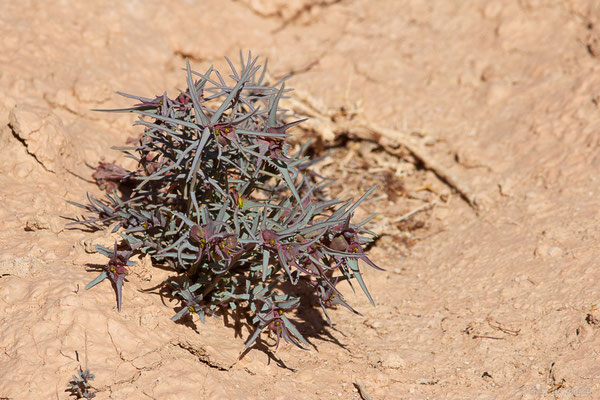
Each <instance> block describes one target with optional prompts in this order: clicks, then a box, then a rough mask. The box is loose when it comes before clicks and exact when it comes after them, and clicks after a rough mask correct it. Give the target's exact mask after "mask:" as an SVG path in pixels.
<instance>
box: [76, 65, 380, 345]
mask: <svg viewBox="0 0 600 400" xmlns="http://www.w3.org/2000/svg"><path fill="white" fill-rule="evenodd" d="M227 61H228V62H229V65H230V67H231V72H232V74H231V75H230V78H231V79H232V81H233V83H232V85H231V86H230V85H228V84H227V83H226V81H225V80H224V79H223V77H222V75H221V74H220V73H219V72H218V71H215V70H213V68H212V67H211V68H210V69H209V70H208V71H207V72H206V73H204V74H202V73H198V72H196V71H193V70H191V69H190V65H189V61H188V62H187V68H186V70H187V86H188V87H187V89H186V90H185V91H183V92H181V93H180V94H179V95H178V96H177V97H175V98H169V97H167V94H166V93H165V94H163V95H162V96H158V97H156V98H154V99H151V98H143V97H138V96H132V95H129V94H123V93H120V94H121V95H123V96H126V97H128V98H131V99H134V100H137V101H139V103H138V104H136V105H134V106H133V107H131V108H127V109H118V110H102V111H112V112H135V113H137V114H139V119H138V120H137V122H135V125H141V126H143V127H144V133H143V135H142V136H141V138H140V139H139V141H138V142H137V143H136V145H135V146H131V147H118V148H117V149H119V150H121V151H123V152H124V153H125V154H126V156H127V157H131V158H133V159H134V160H135V161H136V162H137V169H135V170H133V171H129V170H127V169H125V168H123V167H120V166H117V165H114V164H110V163H105V162H102V163H100V165H99V167H98V168H97V170H96V172H95V173H94V178H95V179H96V181H97V182H98V184H99V185H101V187H103V188H105V189H107V191H108V193H107V194H106V198H105V199H102V200H99V199H95V198H92V197H91V196H89V195H88V200H89V203H88V204H86V205H82V204H77V203H73V204H75V205H77V206H79V207H81V208H83V209H85V210H86V211H88V212H90V213H91V214H92V217H91V218H87V219H85V218H84V219H77V221H76V223H80V224H84V225H85V226H88V227H92V228H94V229H99V228H100V227H101V226H106V225H111V224H115V226H114V228H113V232H117V231H119V232H120V236H121V238H122V240H121V241H120V243H115V245H114V247H113V248H112V249H108V248H105V247H102V246H97V250H98V251H99V252H100V253H102V254H104V255H105V256H106V257H108V258H109V261H108V263H107V265H106V266H105V267H104V268H103V269H102V271H101V272H100V274H99V275H98V277H97V278H95V279H94V280H93V281H91V282H90V283H89V284H88V285H87V287H86V289H89V288H91V287H93V286H95V285H97V284H98V283H100V282H102V281H104V280H108V281H110V282H111V283H112V285H113V286H114V288H115V290H116V293H117V304H118V309H119V311H120V310H121V303H122V296H121V292H122V287H123V283H124V282H125V278H126V276H127V274H128V272H129V267H131V266H132V265H134V263H133V262H132V261H131V260H130V258H131V256H132V255H134V254H140V255H148V254H149V255H150V256H151V257H152V261H153V263H156V264H162V265H166V266H168V267H169V268H171V269H172V270H173V272H174V275H173V277H172V278H171V279H169V280H168V281H167V282H165V284H166V285H168V286H169V287H170V288H171V294H172V295H173V296H175V297H176V298H178V299H180V301H181V307H182V308H181V309H180V310H179V311H177V312H176V313H175V315H174V316H173V318H172V319H173V320H174V321H178V320H180V319H182V318H184V317H186V316H187V315H189V314H197V315H198V316H199V317H200V319H201V320H202V321H204V318H205V316H206V315H214V314H219V313H220V314H223V313H227V312H233V311H234V310H237V311H239V312H242V314H244V315H246V316H247V317H248V318H249V320H251V321H252V323H253V324H254V333H253V334H252V335H251V336H250V338H249V339H248V340H247V344H246V348H247V347H248V346H250V345H252V344H253V343H254V342H255V341H256V339H257V338H258V336H259V335H260V333H261V332H263V331H271V332H273V333H274V334H275V337H276V343H277V346H278V345H279V342H280V340H281V339H283V340H285V341H286V342H291V343H293V344H295V345H296V346H299V347H301V348H306V346H308V342H307V341H306V339H305V338H304V337H303V336H302V335H301V334H300V332H299V331H298V329H297V328H296V326H295V325H294V323H293V322H292V320H293V318H292V316H291V314H292V310H294V309H295V308H297V307H299V306H300V304H301V302H302V301H303V300H307V299H306V298H307V297H308V296H316V299H318V302H319V303H320V305H321V307H322V309H323V312H324V314H325V316H326V318H327V320H328V322H329V323H330V324H331V321H330V319H329V315H328V314H327V307H330V306H334V305H342V306H344V307H346V308H347V309H349V310H350V311H352V312H354V313H357V311H355V310H354V309H353V308H352V307H351V306H350V305H348V304H347V303H346V301H345V300H344V297H343V295H342V293H341V292H340V291H339V289H338V288H337V284H338V283H340V282H342V281H347V282H349V283H350V284H351V285H352V282H356V283H358V285H359V286H360V287H361V288H362V290H363V291H364V293H365V295H366V296H367V298H368V299H369V300H370V301H371V303H373V299H372V298H371V295H370V294H369V291H368V290H367V287H366V286H365V283H364V281H363V278H362V275H361V271H360V268H359V261H362V262H364V263H366V264H368V265H370V266H371V267H373V268H377V269H380V268H378V267H377V266H376V265H375V264H374V263H373V262H372V261H371V260H370V259H369V258H368V257H367V255H366V254H365V252H364V250H363V248H364V246H365V244H367V243H368V242H370V241H371V240H372V238H373V237H374V234H373V233H372V232H369V231H368V230H366V229H365V228H364V225H365V224H366V223H367V222H368V221H369V220H370V218H369V219H367V220H365V221H362V222H359V223H357V224H355V223H352V221H351V219H352V216H353V213H354V211H355V210H356V208H357V207H358V205H359V204H360V203H361V202H362V201H363V200H364V199H365V198H366V197H367V196H368V195H370V194H371V193H372V192H373V190H374V189H375V187H373V188H371V189H370V190H368V191H367V192H366V193H365V194H364V195H363V196H361V197H360V198H359V199H358V201H356V202H354V203H353V202H352V201H341V200H337V199H328V198H327V195H326V190H325V189H326V187H327V186H328V185H330V184H331V182H332V180H331V179H326V178H324V177H322V176H320V175H318V174H316V173H314V172H313V171H311V166H312V165H313V164H314V163H315V161H316V160H311V159H310V158H309V157H307V156H304V154H305V152H306V150H307V148H308V144H304V145H303V146H302V147H301V148H300V150H299V151H298V152H296V153H295V154H290V153H289V149H290V145H289V142H288V138H289V136H290V135H289V134H288V133H287V132H288V130H289V129H290V128H291V127H293V126H294V125H296V124H299V123H301V122H302V121H303V120H297V121H294V122H291V123H287V124H285V123H283V122H282V121H283V117H284V112H283V110H280V109H279V108H278V105H279V101H280V99H281V98H282V96H284V95H285V94H286V93H287V92H288V89H285V85H284V83H283V82H278V83H275V84H273V85H270V84H269V83H268V82H265V72H266V66H265V68H262V71H261V66H258V65H257V58H252V57H251V55H249V56H248V59H247V60H246V61H244V59H242V60H241V68H240V70H239V71H238V70H237V69H236V68H235V67H234V65H233V64H232V63H231V62H230V61H229V60H227ZM117 187H120V188H121V189H122V190H121V193H123V195H122V196H119V195H118V194H117V191H116V189H117ZM125 194H126V195H125ZM365 235H368V236H366V237H365ZM300 283H302V284H300ZM300 289H302V290H300ZM307 301H308V300H307ZM305 304H306V303H305Z"/></svg>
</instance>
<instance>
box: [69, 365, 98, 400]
mask: <svg viewBox="0 0 600 400" xmlns="http://www.w3.org/2000/svg"><path fill="white" fill-rule="evenodd" d="M91 380H94V374H92V373H90V371H89V370H88V369H86V370H85V371H84V370H82V369H81V367H79V369H78V370H77V375H73V379H72V380H71V381H70V382H69V387H68V388H67V390H66V392H71V396H75V398H77V399H93V398H94V397H96V394H95V393H94V392H92V386H91V385H90V382H89V381H91Z"/></svg>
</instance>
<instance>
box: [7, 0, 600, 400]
mask: <svg viewBox="0 0 600 400" xmlns="http://www.w3.org/2000/svg"><path fill="white" fill-rule="evenodd" d="M240 49H242V50H244V51H246V50H252V51H253V52H254V53H255V54H257V55H260V56H264V57H269V60H270V62H269V64H270V66H271V72H272V75H273V76H274V77H282V76H285V75H287V74H290V73H292V74H293V77H292V78H291V79H290V81H289V82H290V85H291V86H293V87H295V88H296V89H298V93H299V94H304V97H303V98H304V99H305V100H306V99H307V98H308V97H307V96H310V98H311V99H312V100H311V101H312V102H313V103H315V102H316V103H317V104H320V105H319V106H318V107H317V108H318V109H319V112H320V113H321V117H319V118H325V119H327V118H328V120H327V121H326V122H327V123H329V124H330V125H331V126H330V127H333V128H334V129H333V131H334V132H337V134H338V137H337V139H336V138H334V143H338V144H337V145H331V144H329V143H332V142H331V139H332V138H331V137H325V138H324V141H325V143H324V146H325V147H331V146H332V147H331V149H332V151H333V152H334V154H335V155H336V161H337V160H342V161H341V162H339V163H338V162H335V163H330V164H328V165H325V166H323V170H324V171H329V173H332V174H340V175H341V176H342V177H343V178H344V179H342V180H341V181H340V182H339V183H338V184H337V186H336V187H335V188H334V189H333V190H335V191H337V192H336V193H339V194H340V195H343V196H346V197H349V196H355V195H356V194H357V193H358V190H364V189H365V188H366V187H367V186H368V185H369V184H371V183H372V182H379V183H382V187H381V189H380V190H379V191H378V192H377V193H376V194H375V195H374V197H373V200H371V201H370V202H369V203H367V205H365V207H363V210H362V211H361V212H363V213H367V212H371V211H378V212H380V213H381V217H379V218H378V219H376V220H375V222H374V223H373V225H372V227H373V229H374V230H376V231H377V232H379V233H380V234H381V238H380V239H379V240H378V241H377V243H376V245H375V246H374V247H373V248H372V249H371V250H370V253H371V254H372V258H373V259H374V260H375V261H376V262H377V263H378V264H380V265H381V266H382V267H384V268H386V269H387V271H386V272H383V273H381V272H377V271H369V270H367V271H366V279H367V283H368V285H369V286H370V288H371V291H372V293H373V294H374V298H375V300H376V303H377V307H375V308H373V307H371V306H370V305H369V304H368V302H367V300H366V299H365V298H364V296H362V295H359V294H357V295H356V296H349V300H350V301H351V303H352V304H353V305H354V306H355V307H357V308H358V309H359V310H360V311H361V312H362V313H363V316H356V315H352V314H350V313H349V312H347V311H346V310H344V309H340V310H336V311H334V312H333V319H334V322H335V325H334V327H333V328H326V327H323V328H322V329H320V330H319V329H317V330H316V331H315V330H314V329H313V328H312V327H310V326H303V327H301V330H302V332H303V333H305V334H306V335H307V336H308V338H309V339H310V341H311V342H312V343H313V345H314V349H313V350H312V351H310V352H305V351H302V350H298V349H296V348H293V347H290V346H283V348H280V349H279V350H278V351H277V352H276V353H273V352H271V351H268V350H262V351H261V350H252V351H251V352H249V353H248V354H247V355H246V356H245V357H244V358H242V359H241V360H239V361H238V360H237V357H238V355H239V352H240V350H241V349H243V345H244V340H245V338H246V337H247V332H241V335H240V332H238V330H236V329H235V327H234V326H233V325H232V321H227V320H223V319H216V318H215V319H209V320H208V321H207V323H206V324H205V325H202V324H197V326H196V329H193V328H191V327H189V326H184V325H177V324H174V323H172V322H171V321H170V319H169V317H170V316H171V315H172V313H173V308H172V306H173V305H170V304H163V303H162V302H161V300H160V297H159V296H156V295H152V294H147V293H141V292H140V291H139V290H141V289H145V288H149V287H152V286H153V285H155V284H156V283H158V282H160V281H161V280H162V279H163V278H164V277H165V276H164V272H161V271H157V270H154V269H152V268H151V267H150V265H148V263H147V262H141V263H140V264H139V266H138V267H136V268H134V273H133V274H132V275H131V276H130V279H129V282H128V283H127V285H126V287H125V291H124V308H123V311H122V312H121V313H118V312H117V311H116V305H115V301H114V293H113V291H112V290H111V288H110V287H109V285H100V286H98V287H97V288H95V289H94V290H90V291H84V290H83V287H84V286H85V284H86V283H87V282H88V281H90V280H91V279H93V277H94V276H95V274H94V273H93V272H88V271H86V264H89V263H94V262H99V261H102V260H103V258H102V257H101V256H99V255H98V254H92V253H93V252H92V251H91V249H92V248H93V244H95V243H110V237H109V235H108V234H106V233H102V232H100V233H94V234H91V233H86V232H82V231H78V230H68V229H65V220H64V219H62V218H61V216H64V215H66V216H72V215H73V214H74V213H76V209H74V208H73V207H72V206H69V205H68V204H66V203H65V200H73V201H83V200H84V196H85V193H86V192H90V193H92V194H99V193H100V192H99V189H98V188H97V187H96V186H95V185H94V184H93V183H92V182H90V181H89V180H90V179H91V172H92V170H91V169H90V168H89V167H88V166H87V165H92V166H93V165H95V164H96V163H97V162H98V160H99V159H100V158H101V157H102V156H105V157H106V158H107V159H108V160H109V161H112V160H115V159H117V160H118V159H119V157H120V156H119V154H118V153H117V152H114V151H111V150H110V146H112V145H120V144H123V143H124V142H125V140H126V139H127V138H128V137H130V136H133V135H136V134H137V132H138V131H136V130H135V129H134V128H132V127H131V122H132V120H133V117H132V116H128V115H125V116H122V115H121V116H117V115H108V114H101V113H95V112H92V111H90V109H92V108H98V107H100V108H102V107H104V108H107V107H120V106H126V105H128V104H129V103H128V102H127V101H126V100H125V99H122V98H120V97H118V96H117V95H115V94H114V91H115V90H121V91H124V92H128V93H136V94H142V95H146V96H148V97H152V96H153V95H156V94H160V93H162V92H163V90H165V89H167V90H168V91H169V93H176V88H178V87H183V86H184V85H185V80H184V74H183V73H182V71H181V70H180V68H181V67H183V66H184V60H185V57H189V58H190V60H191V62H192V65H193V66H194V67H195V68H197V69H205V68H208V66H209V65H211V64H214V65H215V66H216V67H218V68H223V69H224V67H225V65H226V64H225V61H224V59H223V56H230V57H237V54H238V52H239V50H240ZM0 65H1V68H0V93H1V94H0V126H1V128H0V144H1V146H0V154H1V157H0V200H1V204H2V206H1V207H0V227H1V229H0V276H1V278H0V349H1V351H0V398H9V399H14V400H16V399H66V398H68V394H67V393H65V389H66V387H67V383H68V381H69V379H70V378H71V375H72V374H74V373H75V371H76V369H77V367H78V365H79V363H78V362H77V360H76V352H77V353H78V354H79V355H80V359H81V361H82V363H83V362H84V360H83V359H84V353H85V347H86V344H85V342H86V340H85V337H87V362H88V366H89V368H90V369H91V370H92V372H93V373H94V374H95V375H96V379H95V380H94V381H93V382H92V383H93V385H94V386H95V387H96V388H97V390H98V392H97V398H98V399H125V398H127V399H160V400H163V399H165V400H166V399H213V398H215V399H217V398H218V399H223V398H248V399H291V398H302V399H338V398H341V399H359V398H361V397H362V398H363V399H368V398H373V399H404V398H406V399H413V398H414V399H424V398H430V399H436V398H448V399H464V398H468V399H488V398H489V399H495V398H501V399H502V398H506V399H537V398H559V399H570V398H600V355H599V352H600V310H599V307H600V287H599V286H598V282H599V281H600V269H599V268H598V261H597V260H598V258H599V256H600V250H599V249H598V243H599V239H600V229H599V228H598V220H599V219H600V211H599V210H600V207H599V206H600V201H599V200H598V198H599V196H600V186H599V182H598V171H599V170H600V152H599V151H598V149H599V144H600V136H599V135H598V130H599V128H600V112H599V109H598V107H599V101H600V3H598V2H596V1H593V0H589V1H585V0H563V1H558V0H556V1H553V0H519V1H516V0H515V1H510V0H505V1H495V0H490V1H470V2H463V1H447V0H439V1H425V0H414V1H409V0H370V1H369V0H341V1H340V0H319V1H315V0H294V1H284V0H239V1H235V2H227V1H193V0H190V1H155V0H146V1H136V0H130V1H117V0H114V1H105V2H95V1H77V2H74V1H73V2H69V1H43V2H42V1H33V0H32V1H26V0H20V1H15V0H8V1H2V2H0ZM342 108H343V110H344V111H341V110H342ZM347 110H355V112H356V113H358V114H357V116H356V118H360V120H361V121H366V123H370V124H376V125H378V126H380V127H384V128H385V129H387V130H386V131H385V132H386V135H384V136H383V137H379V136H377V135H376V136H373V137H374V138H375V139H374V140H371V141H366V140H364V139H365V137H364V135H363V136H362V137H361V136H360V135H359V134H356V135H354V133H353V132H352V129H353V126H352V124H353V122H352V120H351V119H350V117H348V115H347V114H348V111H347ZM340 115H341V117H340V118H342V119H344V118H345V119H346V120H345V122H344V123H345V124H346V125H345V126H346V128H344V129H341V128H340V129H337V130H336V129H335V128H336V126H338V125H336V124H339V118H337V117H339V116H340ZM323 116H324V117H323ZM336 116H337V117H336ZM314 119H315V118H313V120H314ZM317 120H318V118H317ZM321 122H323V121H321ZM315 126H316V125H315V124H314V123H313V125H310V128H309V129H305V130H304V131H302V130H301V129H298V130H297V131H296V132H297V133H298V134H299V135H302V134H312V135H313V136H314V135H315V132H316V134H323V129H321V130H319V129H318V126H317V127H316V128H315ZM311 130H312V133H311V132H307V131H311ZM340 132H341V133H340ZM330 133H331V131H330ZM341 135H345V139H344V140H341V138H340V137H339V136H341ZM328 140H329V141H328ZM379 141H381V143H383V142H384V141H387V142H386V143H388V144H389V143H391V144H394V143H396V145H397V146H396V147H395V148H396V149H397V151H395V152H390V151H389V149H390V147H389V146H387V145H386V146H387V147H386V146H383V145H382V144H381V143H378V142H379ZM402 142H404V143H412V144H413V145H414V146H417V148H418V149H421V150H423V151H424V152H425V153H424V154H425V157H426V158H427V159H428V161H426V162H423V160H420V161H419V160H418V157H416V156H415V155H414V154H413V153H411V152H410V151H407V150H403V149H404V147H403V146H398V144H399V143H402ZM339 143H343V146H341V145H339ZM392 153H393V154H392ZM436 166H437V167H439V168H440V169H443V170H444V171H445V173H447V174H450V175H451V176H452V177H453V178H454V179H455V183H457V184H458V185H459V186H460V187H461V188H463V189H464V191H465V193H466V194H467V196H470V197H469V199H470V200H472V203H473V206H471V205H469V204H468V203H467V202H466V201H465V199H463V198H461V196H459V195H458V194H457V193H455V192H454V190H453V188H452V187H451V186H450V185H448V184H447V183H445V182H443V181H442V180H441V179H439V177H438V175H439V174H438V175H436V174H435V173H434V172H435V171H433V170H435V169H436V168H437V167H436ZM424 167H425V168H424ZM438 172H439V171H438ZM454 189H456V188H454ZM428 204H429V205H428ZM421 207H425V208H421ZM415 209H421V210H422V211H421V212H418V213H416V214H414V216H412V217H410V218H408V219H405V220H403V221H401V222H398V221H397V220H398V219H399V218H400V217H401V216H402V215H404V214H406V213H407V212H409V211H411V210H415ZM314 321H316V322H315V324H316V325H317V327H318V328H319V327H321V326H322V323H321V324H320V325H319V323H318V321H321V322H322V320H321V319H318V318H315V319H314ZM359 381H360V382H361V383H362V389H361V391H358V389H357V388H356V385H355V384H357V383H358V382H359ZM369 396H371V397H369Z"/></svg>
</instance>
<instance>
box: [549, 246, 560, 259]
mask: <svg viewBox="0 0 600 400" xmlns="http://www.w3.org/2000/svg"><path fill="white" fill-rule="evenodd" d="M548 255H549V256H550V257H560V256H562V255H563V250H562V249H561V248H560V247H550V249H548Z"/></svg>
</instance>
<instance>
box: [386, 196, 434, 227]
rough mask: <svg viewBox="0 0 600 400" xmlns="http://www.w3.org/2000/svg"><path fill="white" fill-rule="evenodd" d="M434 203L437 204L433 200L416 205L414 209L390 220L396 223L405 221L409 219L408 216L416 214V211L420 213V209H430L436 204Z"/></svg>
mask: <svg viewBox="0 0 600 400" xmlns="http://www.w3.org/2000/svg"><path fill="white" fill-rule="evenodd" d="M436 204H437V203H436V202H435V201H434V202H433V203H427V204H423V205H422V206H420V207H417V208H415V209H414V210H412V211H409V212H407V213H406V214H404V215H403V216H401V217H398V218H396V219H394V220H392V222H393V223H396V222H402V221H405V220H407V219H409V218H410V217H412V216H413V215H415V214H418V213H420V212H422V211H427V210H429V209H432V208H433V207H435V206H436Z"/></svg>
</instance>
